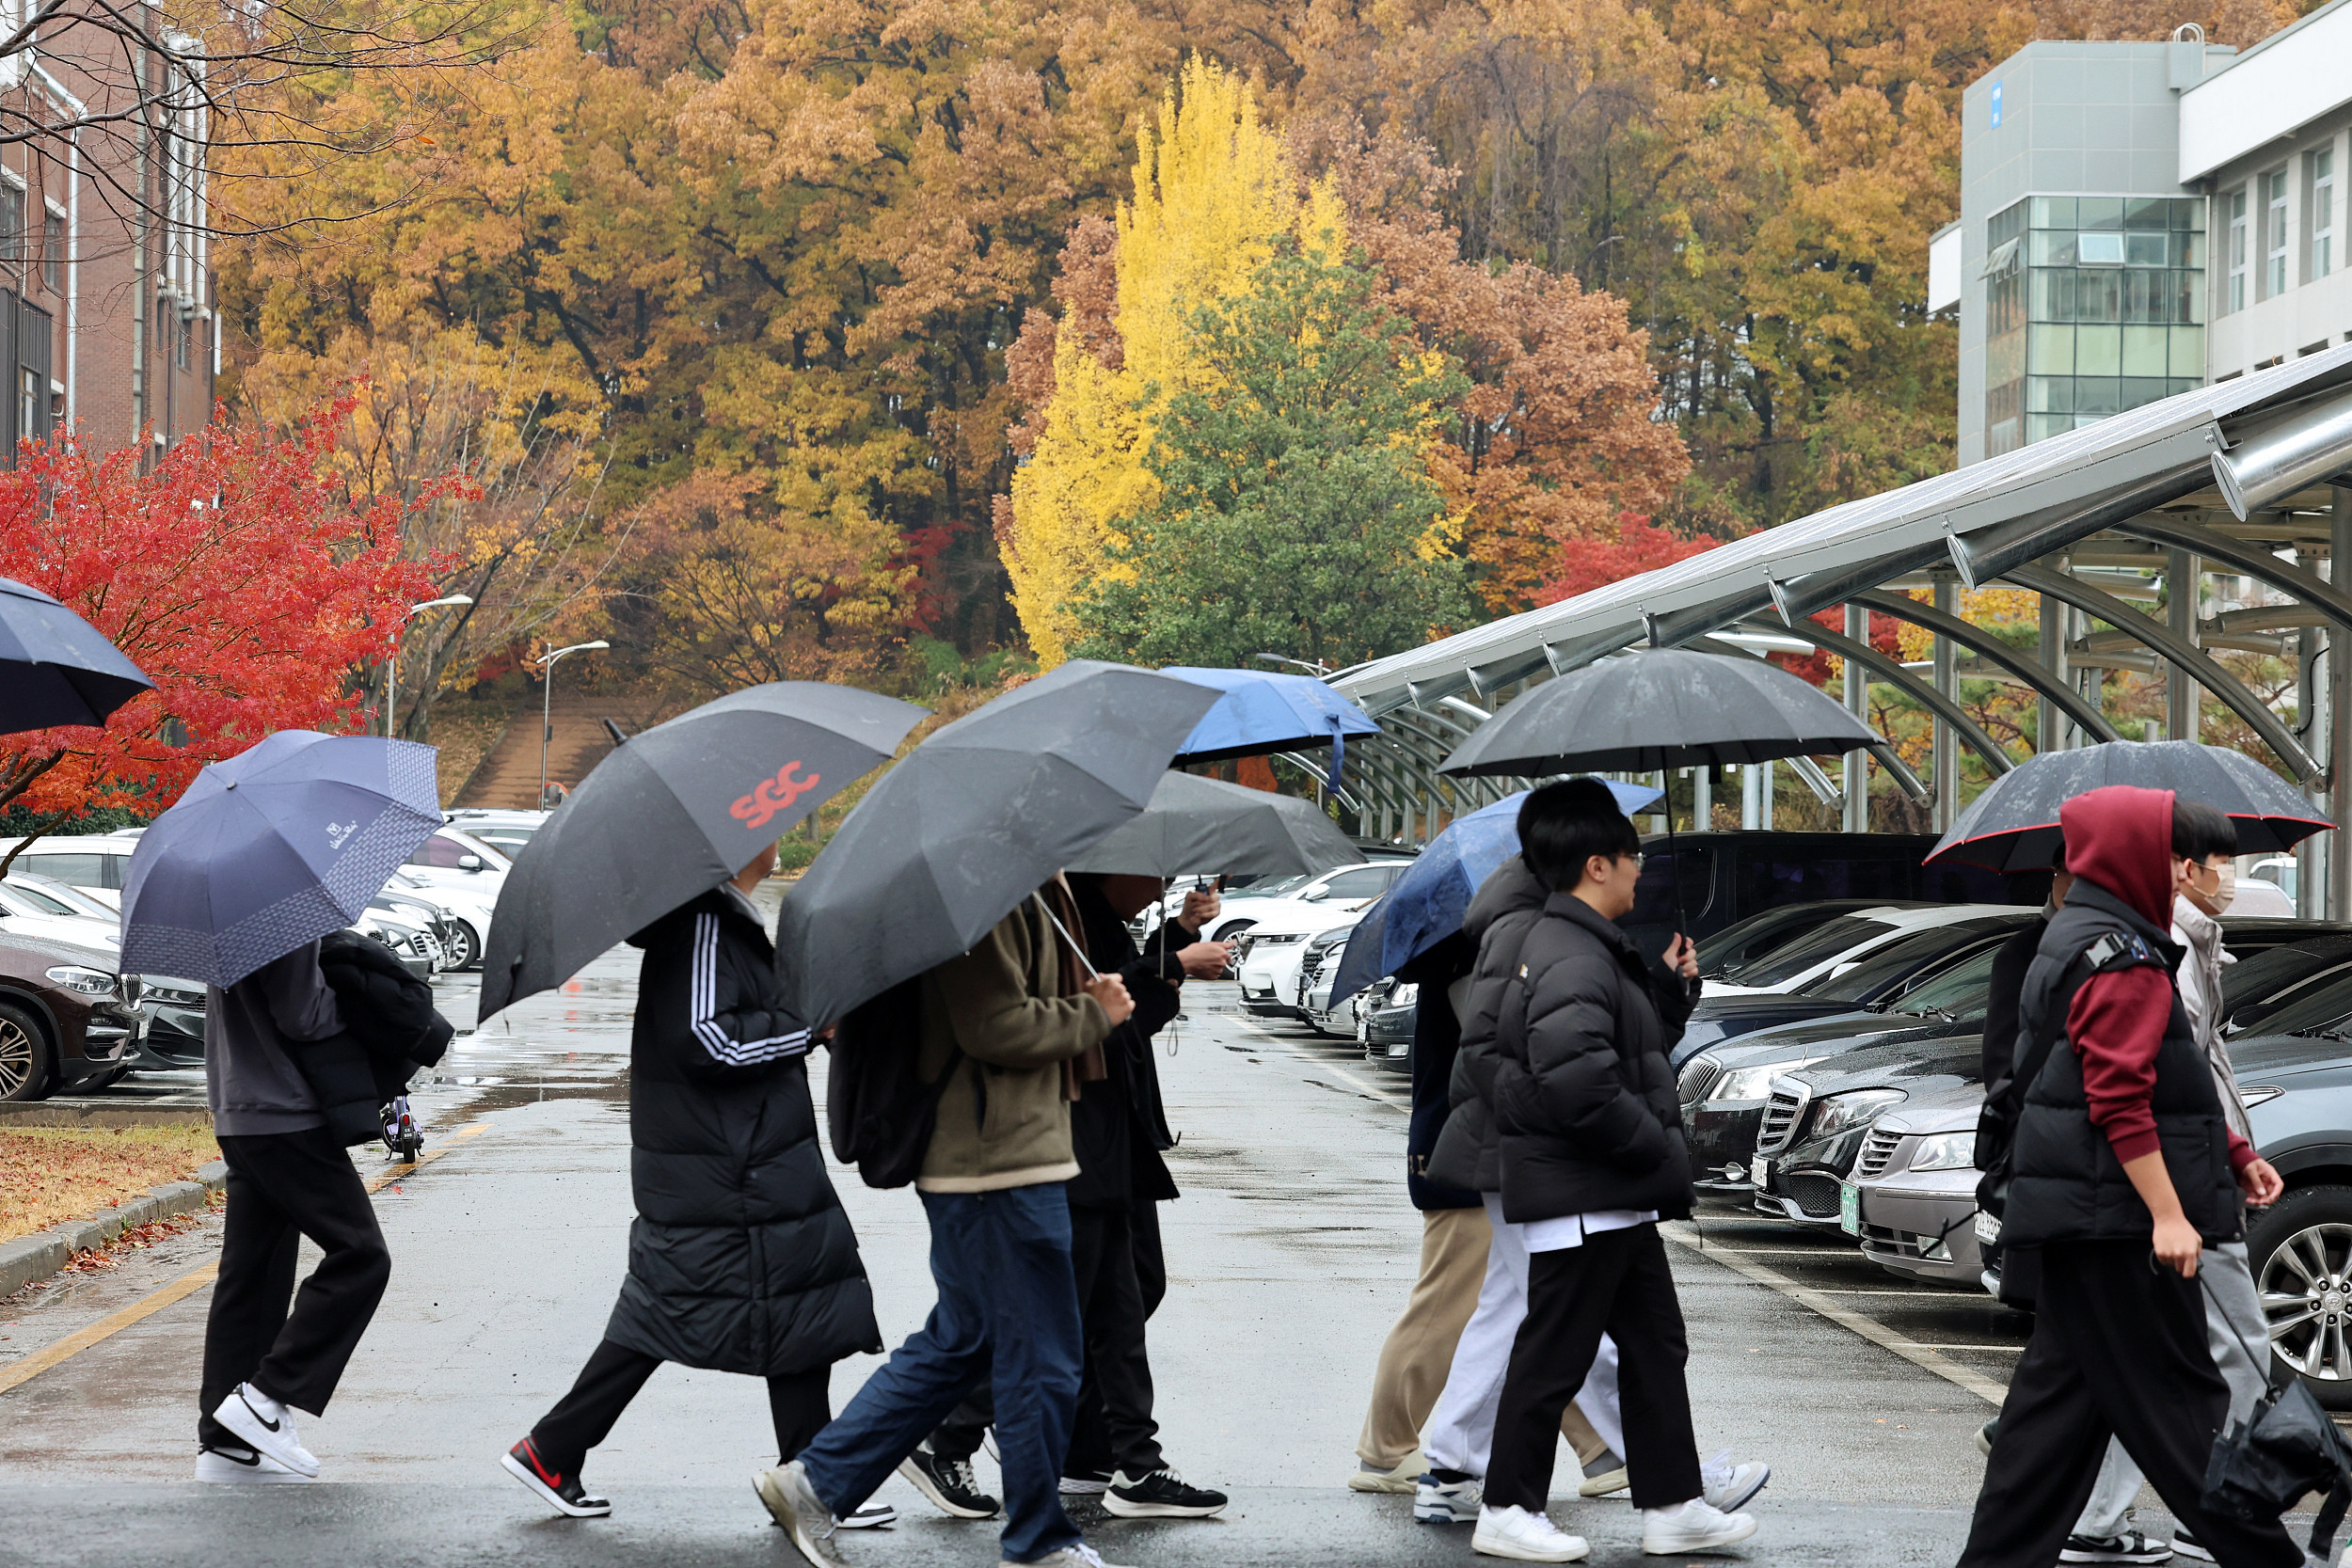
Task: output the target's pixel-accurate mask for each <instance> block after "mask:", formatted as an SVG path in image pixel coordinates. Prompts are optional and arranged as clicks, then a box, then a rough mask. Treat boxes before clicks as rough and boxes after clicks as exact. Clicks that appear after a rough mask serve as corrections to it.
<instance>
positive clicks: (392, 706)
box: [384, 594, 473, 736]
mask: <svg viewBox="0 0 2352 1568" xmlns="http://www.w3.org/2000/svg"><path fill="white" fill-rule="evenodd" d="M471 603H473V596H472V595H471V594H447V595H445V596H444V597H441V598H438V599H427V600H425V601H424V603H422V604H412V605H410V606H409V607H408V614H407V615H404V616H402V617H401V618H400V631H399V632H398V633H397V634H395V635H394V637H393V638H392V657H391V658H390V660H389V662H388V664H387V666H386V668H385V672H384V733H385V734H386V735H387V736H389V735H390V734H391V733H392V725H393V722H394V721H396V720H397V719H398V718H399V717H400V640H401V638H402V637H405V636H406V635H407V633H408V621H409V617H410V616H413V615H415V614H416V613H417V612H418V611H419V610H439V609H441V608H442V607H444V606H447V605H461V604H471Z"/></svg>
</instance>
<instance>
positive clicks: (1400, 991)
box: [1389, 981, 1421, 1007]
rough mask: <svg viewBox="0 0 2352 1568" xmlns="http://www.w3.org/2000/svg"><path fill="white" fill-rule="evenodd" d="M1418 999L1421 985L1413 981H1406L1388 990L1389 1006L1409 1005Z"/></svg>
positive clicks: (1412, 1004) (1418, 1000)
mask: <svg viewBox="0 0 2352 1568" xmlns="http://www.w3.org/2000/svg"><path fill="white" fill-rule="evenodd" d="M1420 1001H1421V987H1420V985H1419V984H1417V983H1415V982H1410V981H1408V982H1406V984H1404V985H1401V986H1399V987H1397V988H1396V990H1392V991H1391V992H1389V1006H1391V1007H1410V1006H1414V1005H1415V1004H1416V1003H1418V1002H1420Z"/></svg>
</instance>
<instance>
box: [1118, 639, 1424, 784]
mask: <svg viewBox="0 0 2352 1568" xmlns="http://www.w3.org/2000/svg"><path fill="white" fill-rule="evenodd" d="M1160 673H1161V674H1163V675H1174V676H1175V677H1176V678H1177V679H1179V680H1187V681H1191V682H1192V683H1193V684H1194V685H1196V686H1213V687H1215V688H1216V689H1218V690H1219V691H1222V692H1224V693H1225V695H1224V696H1222V697H1220V698H1218V699H1217V703H1216V706H1215V707H1213V708H1211V709H1209V711H1208V712H1207V713H1206V714H1205V715H1203V716H1202V718H1201V720H1200V723H1198V724H1196V725H1194V726H1193V731H1192V733H1191V734H1190V735H1188V736H1185V737H1184V745H1183V746H1182V747H1180V748H1179V749H1178V750H1177V752H1176V756H1175V760H1174V761H1172V762H1171V763H1169V764H1168V766H1169V767H1171V768H1181V767H1183V766H1184V764H1186V763H1188V762H1222V761H1223V760H1225V759H1226V758H1228V757H1252V756H1263V755H1264V754H1265V753H1266V752H1295V751H1297V750H1298V749H1300V748H1301V747H1306V746H1315V745H1320V744H1322V743H1323V742H1325V741H1329V742H1330V744H1331V781H1330V782H1331V783H1333V784H1337V783H1339V779H1340V767H1341V765H1342V764H1343V763H1344V762H1345V761H1346V760H1347V750H1346V745H1347V743H1346V736H1351V735H1378V734H1379V733H1380V726H1379V725H1377V724H1375V723H1374V722H1373V721H1372V720H1371V718H1370V717H1369V716H1367V715H1366V714H1365V712H1364V710H1363V709H1362V708H1359V707H1358V706H1357V705H1355V704H1354V703H1351V702H1349V701H1348V700H1347V699H1346V698H1344V697H1343V696H1341V695H1340V694H1339V693H1338V692H1336V691H1334V690H1332V689H1330V688H1329V687H1328V686H1326V685H1325V684H1324V683H1323V682H1321V681H1319V680H1316V679H1315V678H1314V677H1313V676H1311V675H1283V674H1277V673H1274V672H1273V671H1270V670H1204V669H1200V668H1199V667H1197V666H1192V665H1181V664H1179V665H1170V666H1169V667H1168V668H1167V669H1165V670H1163V671H1161V672H1160Z"/></svg>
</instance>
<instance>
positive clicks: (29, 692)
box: [0, 578, 155, 735]
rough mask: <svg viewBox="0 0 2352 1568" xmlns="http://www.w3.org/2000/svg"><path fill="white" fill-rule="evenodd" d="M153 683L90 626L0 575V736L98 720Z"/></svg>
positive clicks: (52, 601) (45, 596)
mask: <svg viewBox="0 0 2352 1568" xmlns="http://www.w3.org/2000/svg"><path fill="white" fill-rule="evenodd" d="M154 687H155V683H154V682H153V681H151V680H149V679H148V678H147V676H146V674H145V673H142V672H141V671H140V669H139V667H138V666H137V665H135V664H134V663H132V662H131V661H130V660H129V659H128V658H126V657H123V653H122V650H121V649H119V648H118V647H116V646H115V645H114V644H113V643H112V642H109V641H106V638H105V634H104V633H103V632H101V631H100V630H99V629H98V628H97V627H96V626H91V625H90V624H89V623H88V622H87V621H85V620H83V619H82V618H81V617H80V616H79V615H76V614H74V613H73V611H72V610H68V609H67V608H66V607H65V606H63V605H61V604H59V603H58V602H57V601H56V600H55V599H53V598H51V597H50V596H49V595H48V594H44V593H42V592H41V591H40V589H38V588H28V587H26V586H25V585H24V583H21V582H17V581H15V580H13V579H11V578H0V735H15V734H17V733H18V732H20V731H23V730H45V729H47V728H49V727H50V726H51V725H53V724H103V723H104V722H105V721H106V715H108V714H110V713H112V712H113V711H114V710H115V709H117V708H119V707H120V706H121V705H123V704H125V703H127V702H129V701H130V700H131V699H132V698H134V697H135V696H137V695H138V694H139V693H140V692H142V691H151V690H153V689H154Z"/></svg>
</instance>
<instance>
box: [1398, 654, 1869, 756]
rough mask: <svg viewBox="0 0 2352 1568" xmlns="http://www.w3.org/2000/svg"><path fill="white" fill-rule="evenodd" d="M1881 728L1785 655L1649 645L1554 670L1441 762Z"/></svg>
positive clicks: (1820, 737) (1682, 747)
mask: <svg viewBox="0 0 2352 1568" xmlns="http://www.w3.org/2000/svg"><path fill="white" fill-rule="evenodd" d="M1878 739H1879V737H1878V735H1877V733H1876V732H1874V731H1873V730H1872V729H1871V728H1870V727H1869V726H1868V725H1867V724H1865V723H1864V722H1863V721H1861V720H1859V719H1856V718H1855V717H1854V716H1853V715H1852V714H1851V713H1848V712H1847V711H1846V710H1845V709H1844V708H1842V707H1840V706H1838V705H1837V704H1836V702H1835V701H1833V700H1832V699H1830V698H1829V697H1827V696H1825V695H1824V694H1823V693H1821V692H1820V690H1818V689H1815V688H1814V687H1812V686H1811V685H1809V684H1807V683H1806V682H1804V681H1802V680H1799V679H1798V678H1797V677H1796V676H1794V675H1792V674H1790V673H1788V671H1786V670H1783V669H1781V668H1779V667H1778V666H1777V665H1772V664H1767V663H1766V662H1764V660H1762V659H1759V658H1747V657H1738V656H1733V655H1727V654H1702V653H1693V652H1692V651H1691V650H1690V649H1688V648H1648V649H1645V650H1643V651H1642V652H1640V653H1636V654H1629V655H1627V656H1626V657H1622V658H1605V659H1602V660H1601V661H1600V662H1599V663H1597V664H1589V665H1586V666H1585V667H1584V668H1583V669H1581V670H1577V671H1573V672H1571V673H1568V674H1565V675H1562V676H1561V677H1560V678H1559V679H1558V680H1553V681H1547V682H1545V683H1544V684H1543V685H1541V686H1538V687H1536V688H1535V689H1534V690H1532V691H1529V692H1527V693H1526V694H1525V695H1523V696H1521V697H1520V698H1518V700H1517V701H1515V702H1513V703H1512V704H1511V705H1509V706H1507V707H1505V708H1504V709H1503V710H1502V712H1501V713H1498V714H1496V715H1495V716H1494V717H1493V718H1492V719H1489V720H1487V721H1486V722H1485V723H1484V724H1481V725H1479V726H1478V730H1477V733H1475V734H1473V735H1472V736H1470V738H1469V739H1468V740H1466V741H1464V742H1463V743H1462V744H1461V746H1460V748H1459V749H1457V750H1456V751H1455V752H1454V754H1453V755H1452V756H1450V757H1448V758H1446V760H1445V765H1444V766H1443V767H1442V768H1438V771H1439V772H1440V773H1454V774H1460V775H1480V774H1503V775H1508V776H1512V777H1518V778H1541V777H1542V776H1544V775H1545V774H1548V773H1566V772H1570V771H1574V770H1577V769H1581V768H1608V769H1621V770H1629V771H1633V772H1647V771H1649V770H1651V769H1653V768H1700V767H1705V768H1723V767H1727V766H1729V765H1731V764H1733V763H1742V762H1769V761H1771V760H1772V759H1773V758H1775V757H1796V756H1819V755H1822V754H1825V753H1828V752H1851V751H1852V750H1854V749H1855V748H1856V747H1860V746H1875V745H1877V744H1878Z"/></svg>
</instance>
